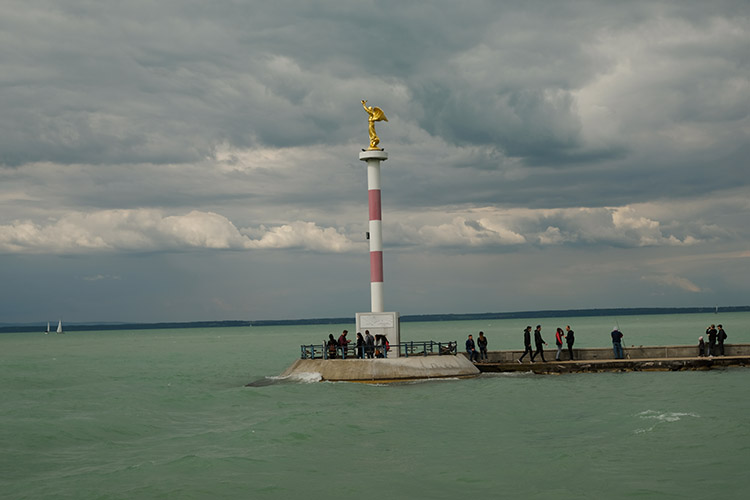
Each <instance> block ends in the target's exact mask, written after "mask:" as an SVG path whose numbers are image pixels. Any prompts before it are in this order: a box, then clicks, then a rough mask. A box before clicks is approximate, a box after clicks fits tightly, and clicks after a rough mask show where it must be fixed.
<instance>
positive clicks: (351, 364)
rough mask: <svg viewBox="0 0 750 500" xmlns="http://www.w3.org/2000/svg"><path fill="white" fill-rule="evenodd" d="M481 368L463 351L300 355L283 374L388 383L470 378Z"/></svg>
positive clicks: (309, 378)
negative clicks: (365, 356)
mask: <svg viewBox="0 0 750 500" xmlns="http://www.w3.org/2000/svg"><path fill="white" fill-rule="evenodd" d="M479 373H480V372H479V369H478V368H477V367H476V366H475V365H474V364H473V363H471V361H469V360H468V359H467V358H466V357H464V356H461V355H455V356H454V355H445V356H438V355H431V356H410V357H408V358H407V357H399V358H384V359H356V358H349V359H298V360H297V361H295V362H294V363H293V364H292V365H291V366H290V367H289V368H287V369H286V370H285V371H284V372H283V373H282V374H281V377H284V378H293V379H294V378H297V379H301V380H321V381H332V382H333V381H336V382H367V383H387V382H405V381H409V380H425V379H436V378H467V377H476V376H477V375H479Z"/></svg>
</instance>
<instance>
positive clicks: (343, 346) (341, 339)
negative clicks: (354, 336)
mask: <svg viewBox="0 0 750 500" xmlns="http://www.w3.org/2000/svg"><path fill="white" fill-rule="evenodd" d="M347 333H349V332H348V331H347V330H344V331H343V332H341V335H339V349H341V357H342V358H344V359H346V349H347V346H348V345H349V342H351V340H349V339H347V338H346V334H347Z"/></svg>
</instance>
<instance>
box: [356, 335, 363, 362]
mask: <svg viewBox="0 0 750 500" xmlns="http://www.w3.org/2000/svg"><path fill="white" fill-rule="evenodd" d="M357 357H358V358H359V359H365V338H364V337H363V336H362V334H361V333H359V332H357Z"/></svg>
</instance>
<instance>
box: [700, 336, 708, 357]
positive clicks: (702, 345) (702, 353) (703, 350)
mask: <svg viewBox="0 0 750 500" xmlns="http://www.w3.org/2000/svg"><path fill="white" fill-rule="evenodd" d="M705 355H706V343H705V342H704V341H703V335H701V336H700V337H698V357H701V358H702V357H703V356H705Z"/></svg>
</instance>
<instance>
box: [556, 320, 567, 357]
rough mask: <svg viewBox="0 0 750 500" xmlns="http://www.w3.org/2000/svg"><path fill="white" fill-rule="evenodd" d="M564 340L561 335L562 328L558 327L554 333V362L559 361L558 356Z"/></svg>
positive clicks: (562, 334)
mask: <svg viewBox="0 0 750 500" xmlns="http://www.w3.org/2000/svg"><path fill="white" fill-rule="evenodd" d="M564 339H565V334H564V333H563V331H562V328H560V327H558V328H557V331H555V345H556V346H557V354H555V361H560V354H561V353H562V348H563V340H564Z"/></svg>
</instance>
